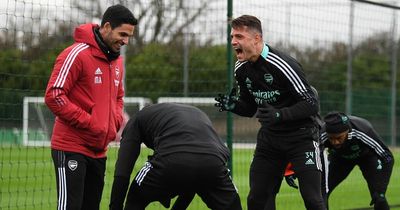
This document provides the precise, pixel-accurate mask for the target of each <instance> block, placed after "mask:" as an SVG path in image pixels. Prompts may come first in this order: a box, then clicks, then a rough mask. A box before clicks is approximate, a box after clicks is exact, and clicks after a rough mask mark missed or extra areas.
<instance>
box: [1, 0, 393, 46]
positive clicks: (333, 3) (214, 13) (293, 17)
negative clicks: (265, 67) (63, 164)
mask: <svg viewBox="0 0 400 210" xmlns="http://www.w3.org/2000/svg"><path fill="white" fill-rule="evenodd" d="M0 1H1V4H0V30H7V27H8V23H7V22H6V21H12V22H18V23H19V24H18V26H19V28H20V29H21V30H26V29H27V28H28V29H29V27H32V26H30V25H29V24H24V23H29V22H30V20H32V19H34V18H36V17H37V16H38V15H35V14H34V13H38V12H39V13H40V15H39V16H40V18H41V20H42V21H43V23H42V24H43V25H44V26H50V25H51V23H52V22H54V19H55V18H54V17H57V19H63V18H68V17H69V16H71V13H72V16H73V17H77V19H78V17H79V18H80V19H82V18H83V16H82V14H79V13H76V14H75V13H74V11H71V8H70V6H69V5H70V0H63V1H59V0H0ZM81 1H82V2H84V0H81ZM142 1H144V2H145V1H146V0H142ZM149 1H150V0H149ZM170 1H171V0H170ZM104 2H105V6H104V8H106V7H107V6H109V5H111V4H112V3H113V0H104ZM299 2H300V3H299ZM380 2H383V1H380ZM391 2H394V4H398V1H391ZM184 3H185V4H187V5H186V6H187V7H196V5H197V4H198V1H197V0H186V1H184ZM226 4H227V1H226V0H210V1H209V4H208V9H207V14H204V15H203V16H201V17H200V18H199V19H198V21H197V22H196V24H193V25H191V26H189V27H188V28H187V31H188V32H189V33H192V34H196V36H201V37H202V38H203V39H205V40H206V39H207V38H208V37H213V39H214V40H216V42H225V41H226V31H227V29H226V28H227V26H226V19H227V11H226V8H227V6H226ZM392 4H393V3H392ZM354 8H355V9H354V28H353V30H354V41H357V40H362V39H364V38H365V37H368V36H372V35H373V34H376V33H379V32H389V31H390V30H391V27H392V20H393V15H394V13H393V10H392V9H388V8H383V7H377V6H371V5H367V4H364V3H355V7H354ZM131 9H132V10H133V11H134V13H135V12H139V11H137V8H131ZM171 14H173V13H171ZM171 14H170V15H171ZM242 14H251V15H255V16H257V17H259V18H260V19H261V21H262V25H263V30H264V39H265V41H266V42H278V41H283V42H286V43H294V44H305V45H315V44H318V45H324V44H327V43H331V42H336V41H341V42H347V41H348V39H349V38H348V37H349V20H350V18H349V16H350V15H349V14H350V0H302V1H298V0H280V1H275V0H263V1H260V0H246V1H245V0H233V17H237V16H239V15H242ZM396 15H397V13H396ZM166 18H168V16H166ZM396 20H397V24H396V26H397V25H398V24H399V22H400V21H399V20H398V15H397V19H396ZM85 21H88V22H92V21H95V22H96V21H99V20H85ZM29 30H31V31H33V32H37V31H40V27H32V28H31V29H29ZM396 35H397V33H396Z"/></svg>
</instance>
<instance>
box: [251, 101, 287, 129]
mask: <svg viewBox="0 0 400 210" xmlns="http://www.w3.org/2000/svg"><path fill="white" fill-rule="evenodd" d="M256 117H257V118H258V121H260V122H261V123H265V124H267V125H273V124H275V123H277V122H280V121H281V120H282V115H281V112H280V111H279V109H275V108H274V107H273V106H271V105H269V104H266V105H265V107H261V108H258V113H257V115H256Z"/></svg>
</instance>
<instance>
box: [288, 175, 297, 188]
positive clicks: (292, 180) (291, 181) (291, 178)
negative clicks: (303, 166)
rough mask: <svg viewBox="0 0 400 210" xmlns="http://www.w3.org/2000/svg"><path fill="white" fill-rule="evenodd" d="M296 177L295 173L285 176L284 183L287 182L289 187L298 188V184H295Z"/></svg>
mask: <svg viewBox="0 0 400 210" xmlns="http://www.w3.org/2000/svg"><path fill="white" fill-rule="evenodd" d="M296 178H297V177H296V175H294V174H292V175H288V176H285V180H286V183H287V184H288V185H289V186H290V187H293V188H295V189H299V186H297V184H296V182H295V180H296Z"/></svg>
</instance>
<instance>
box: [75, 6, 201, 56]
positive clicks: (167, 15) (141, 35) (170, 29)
mask: <svg viewBox="0 0 400 210" xmlns="http://www.w3.org/2000/svg"><path fill="white" fill-rule="evenodd" d="M89 1H90V3H88V1H80V0H73V2H72V4H73V5H74V6H75V7H76V8H77V9H78V10H79V11H81V12H82V13H84V14H86V16H92V17H94V18H99V19H100V18H101V15H102V13H103V11H104V10H105V9H106V7H107V6H109V3H110V1H109V0H107V4H104V1H103V0H89ZM185 3H186V4H185ZM207 3H208V1H207V0H200V1H193V2H190V4H188V3H187V1H184V0H134V1H126V0H114V1H111V4H122V5H124V6H126V7H128V8H130V9H131V10H132V11H133V13H134V15H135V17H136V18H137V19H138V21H139V24H138V26H137V29H136V30H135V36H134V38H133V39H134V40H133V41H134V43H135V51H136V52H137V51H140V50H141V49H142V47H143V46H144V44H145V43H146V42H164V43H172V42H176V41H177V39H179V38H180V37H181V36H182V34H183V33H184V30H185V28H186V27H188V26H190V25H191V24H193V23H195V21H196V20H197V19H198V17H200V16H201V15H203V14H204V13H205V11H207Z"/></svg>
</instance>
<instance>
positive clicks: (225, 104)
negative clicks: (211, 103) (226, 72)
mask: <svg viewBox="0 0 400 210" xmlns="http://www.w3.org/2000/svg"><path fill="white" fill-rule="evenodd" d="M215 100H216V101H217V102H218V103H215V106H216V107H219V111H220V112H222V111H232V110H233V109H234V108H235V105H236V104H235V103H236V101H237V97H236V89H235V88H232V90H231V92H230V93H229V95H224V94H218V97H216V98H215Z"/></svg>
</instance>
